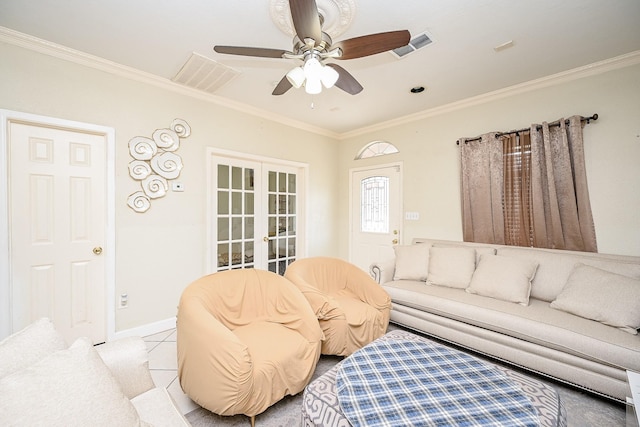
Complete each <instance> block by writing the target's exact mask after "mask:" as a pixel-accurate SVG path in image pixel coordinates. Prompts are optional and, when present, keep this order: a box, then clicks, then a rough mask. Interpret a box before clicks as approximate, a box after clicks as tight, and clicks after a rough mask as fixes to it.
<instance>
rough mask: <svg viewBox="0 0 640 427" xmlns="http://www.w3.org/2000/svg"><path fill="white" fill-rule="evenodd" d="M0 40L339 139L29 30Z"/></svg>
mask: <svg viewBox="0 0 640 427" xmlns="http://www.w3.org/2000/svg"><path fill="white" fill-rule="evenodd" d="M0 42H4V43H7V44H10V45H14V46H18V47H21V48H24V49H28V50H31V51H34V52H38V53H42V54H45V55H48V56H52V57H54V58H58V59H62V60H65V61H69V62H73V63H75V64H79V65H82V66H85V67H89V68H93V69H96V70H100V71H104V72H106V73H110V74H113V75H116V76H119V77H123V78H126V79H130V80H135V81H138V82H141V83H146V84H149V85H153V86H156V87H159V88H161V89H165V90H168V91H171V92H175V93H179V94H181V95H186V96H189V97H192V98H197V99H200V100H203V101H206V102H211V103H213V104H216V105H220V106H222V107H226V108H229V109H232V110H236V111H240V112H242V113H246V114H250V115H253V116H256V117H260V118H263V119H267V120H270V121H273V122H277V123H281V124H283V125H286V126H290V127H293V128H297V129H301V130H304V131H307V132H312V133H315V134H318V135H322V136H327V137H330V138H334V139H339V136H340V135H339V134H338V133H336V132H332V131H329V130H327V129H324V128H320V127H317V126H312V125H309V124H307V123H303V122H300V121H298V120H293V119H291V118H288V117H286V116H283V115H279V114H274V113H272V112H270V111H267V110H263V109H260V108H256V107H252V106H250V105H247V104H243V103H241V102H236V101H231V100H229V99H226V98H222V97H220V96H216V95H211V94H208V93H205V92H201V91H199V90H196V89H191V88H189V87H186V86H183V85H180V84H178V83H174V82H172V81H171V80H169V79H165V78H163V77H159V76H156V75H154V74H151V73H147V72H145V71H141V70H137V69H135V68H132V67H127V66H125V65H122V64H118V63H116V62H113V61H108V60H106V59H104V58H100V57H98V56H94V55H91V54H88V53H85V52H81V51H78V50H75V49H71V48H68V47H65V46H62V45H59V44H56V43H52V42H49V41H47V40H43V39H40V38H37V37H34V36H31V35H28V34H24V33H21V32H19V31H15V30H12V29H10V28H6V27H2V26H0Z"/></svg>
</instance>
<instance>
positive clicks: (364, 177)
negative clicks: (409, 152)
mask: <svg viewBox="0 0 640 427" xmlns="http://www.w3.org/2000/svg"><path fill="white" fill-rule="evenodd" d="M350 195H351V196H350V198H351V238H350V242H349V243H350V244H349V259H350V261H351V263H353V264H355V265H357V266H358V267H360V268H361V269H363V270H364V271H366V272H369V266H370V265H371V263H372V262H373V261H380V260H384V259H389V258H391V257H392V256H393V246H394V245H397V244H399V243H402V237H401V236H402V234H401V230H400V225H401V224H402V170H401V166H400V164H394V165H390V166H380V167H372V168H367V169H357V170H351V192H350Z"/></svg>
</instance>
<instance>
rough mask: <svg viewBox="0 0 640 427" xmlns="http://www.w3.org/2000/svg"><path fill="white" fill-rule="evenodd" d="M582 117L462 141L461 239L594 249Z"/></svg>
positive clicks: (591, 250)
mask: <svg viewBox="0 0 640 427" xmlns="http://www.w3.org/2000/svg"><path fill="white" fill-rule="evenodd" d="M581 119H582V118H581V117H580V116H573V117H571V118H570V119H569V120H568V121H567V122H568V124H566V123H565V119H564V118H562V119H560V120H558V121H557V122H553V123H546V122H544V123H542V125H537V124H533V125H531V128H530V131H528V132H527V131H525V132H517V133H507V134H500V133H496V132H492V133H487V134H484V135H481V137H479V138H472V139H469V140H466V139H460V140H459V141H458V144H459V145H460V153H461V154H460V159H461V193H462V194H461V197H462V200H461V205H462V231H463V239H464V241H467V242H481V243H495V244H506V245H517V246H534V247H541V248H552V249H567V250H575V251H586V252H597V244H596V235H595V228H594V223H593V216H592V213H591V203H590V200H589V192H588V187H587V177H586V170H585V163H584V144H583V138H582V128H583V127H584V123H583V122H582V121H581Z"/></svg>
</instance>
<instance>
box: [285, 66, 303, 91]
mask: <svg viewBox="0 0 640 427" xmlns="http://www.w3.org/2000/svg"><path fill="white" fill-rule="evenodd" d="M287 80H289V83H291V85H292V86H293V87H295V88H296V89H300V88H301V87H302V85H303V84H304V80H305V77H304V70H303V69H302V67H296V68H294V69H292V70H291V71H289V72H288V73H287Z"/></svg>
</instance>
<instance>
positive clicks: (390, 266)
mask: <svg viewBox="0 0 640 427" xmlns="http://www.w3.org/2000/svg"><path fill="white" fill-rule="evenodd" d="M395 270H396V260H395V258H391V259H388V260H384V261H374V262H373V263H372V264H371V265H370V266H369V274H370V275H371V277H373V280H375V281H376V282H377V283H379V284H380V285H383V284H385V283H387V282H391V281H393V274H394V273H395Z"/></svg>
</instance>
